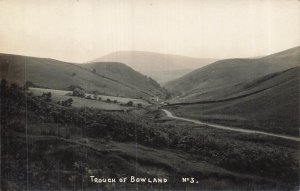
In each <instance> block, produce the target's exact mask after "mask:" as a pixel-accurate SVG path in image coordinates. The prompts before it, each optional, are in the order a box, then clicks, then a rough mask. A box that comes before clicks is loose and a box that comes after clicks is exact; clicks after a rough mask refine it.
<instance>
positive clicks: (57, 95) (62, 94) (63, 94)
mask: <svg viewBox="0 0 300 191" xmlns="http://www.w3.org/2000/svg"><path fill="white" fill-rule="evenodd" d="M29 89H30V90H31V91H32V92H33V93H34V94H35V95H42V94H43V93H47V92H51V93H52V96H53V98H54V99H55V100H56V99H57V101H61V100H65V98H69V97H71V98H72V99H73V100H74V98H75V99H76V100H77V101H76V102H78V101H81V102H82V104H80V103H76V104H75V105H74V106H77V107H83V106H85V104H87V105H86V107H91V106H93V103H95V104H96V105H97V103H98V102H95V100H88V101H87V100H86V99H82V98H79V97H74V96H68V94H71V93H72V91H65V90H53V89H44V88H29ZM87 96H90V97H91V98H94V94H89V93H86V94H85V97H87ZM63 98H64V99H63ZM99 98H101V100H99ZM107 99H109V100H110V101H111V102H114V101H117V103H120V104H126V103H128V102H129V101H132V102H133V105H134V106H136V105H137V104H141V105H143V106H148V105H150V104H149V103H148V102H147V101H145V100H143V99H134V98H127V97H116V96H108V95H101V94H98V95H97V100H99V101H102V102H100V103H107ZM74 101H75V100H74ZM90 103H92V104H90ZM107 104H108V105H116V104H112V103H107ZM104 105H105V104H104ZM98 107H99V104H98V105H97V108H98ZM100 108H101V107H100Z"/></svg>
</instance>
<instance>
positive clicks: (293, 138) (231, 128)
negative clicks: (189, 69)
mask: <svg viewBox="0 0 300 191" xmlns="http://www.w3.org/2000/svg"><path fill="white" fill-rule="evenodd" d="M162 111H164V112H165V113H166V115H167V116H168V117H170V118H173V119H177V120H181V121H188V122H191V123H195V124H198V125H207V126H209V127H214V128H217V129H223V130H226V131H236V132H241V133H252V134H261V135H267V136H271V137H278V138H282V139H287V140H292V141H298V142H300V138H299V137H291V136H287V135H279V134H275V133H267V132H263V131H256V130H249V129H241V128H237V127H228V126H224V125H217V124H213V123H207V122H202V121H199V120H195V119H188V118H184V117H177V116H175V115H173V114H172V113H171V112H170V111H168V110H166V109H162Z"/></svg>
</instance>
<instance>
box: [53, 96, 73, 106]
mask: <svg viewBox="0 0 300 191" xmlns="http://www.w3.org/2000/svg"><path fill="white" fill-rule="evenodd" d="M57 103H58V104H60V105H62V106H65V107H71V106H72V103H73V99H72V98H69V99H67V100H65V101H61V102H57Z"/></svg>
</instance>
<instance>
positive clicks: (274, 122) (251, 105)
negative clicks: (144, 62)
mask: <svg viewBox="0 0 300 191" xmlns="http://www.w3.org/2000/svg"><path fill="white" fill-rule="evenodd" d="M299 74H300V67H295V68H291V69H288V70H285V71H282V72H277V73H273V74H268V75H266V76H263V77H260V78H258V79H255V80H253V81H249V82H246V83H241V84H239V85H237V86H235V87H233V88H232V89H231V90H230V89H228V90H226V91H225V92H222V93H221V92H220V93H221V95H222V94H223V95H222V96H220V97H222V98H221V99H220V97H219V98H217V97H215V98H214V101H212V102H210V103H203V102H202V103H201V102H198V103H191V104H183V105H178V106H176V107H175V106H172V107H174V108H173V111H174V112H175V113H177V114H178V115H180V116H186V117H189V118H196V119H201V120H208V121H213V122H214V123H224V124H227V125H232V126H238V127H244V128H253V129H260V130H265V131H268V132H275V133H281V134H289V135H293V136H298V135H299V132H298V131H299V129H298V127H299V114H300V113H299V105H300V102H299V99H300V85H299V82H300V75H299Z"/></svg>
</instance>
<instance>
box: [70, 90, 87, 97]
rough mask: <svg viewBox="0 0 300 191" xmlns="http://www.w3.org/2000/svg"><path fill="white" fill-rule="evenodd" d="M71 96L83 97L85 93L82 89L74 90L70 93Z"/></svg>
mask: <svg viewBox="0 0 300 191" xmlns="http://www.w3.org/2000/svg"><path fill="white" fill-rule="evenodd" d="M72 95H73V96H77V97H84V95H85V92H84V90H83V89H79V88H75V89H74V90H73V93H72Z"/></svg>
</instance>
